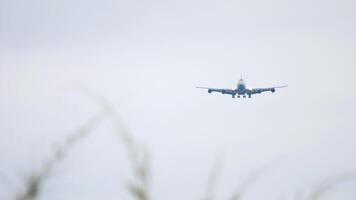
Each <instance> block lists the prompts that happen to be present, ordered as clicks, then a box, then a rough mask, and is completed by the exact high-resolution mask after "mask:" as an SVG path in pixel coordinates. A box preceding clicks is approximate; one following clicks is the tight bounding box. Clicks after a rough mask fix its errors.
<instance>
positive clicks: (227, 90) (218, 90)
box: [196, 87, 236, 95]
mask: <svg viewBox="0 0 356 200" xmlns="http://www.w3.org/2000/svg"><path fill="white" fill-rule="evenodd" d="M196 88H199V89H206V90H208V92H209V93H212V92H218V93H221V94H231V95H235V94H236V91H235V90H232V89H223V88H209V87H196Z"/></svg>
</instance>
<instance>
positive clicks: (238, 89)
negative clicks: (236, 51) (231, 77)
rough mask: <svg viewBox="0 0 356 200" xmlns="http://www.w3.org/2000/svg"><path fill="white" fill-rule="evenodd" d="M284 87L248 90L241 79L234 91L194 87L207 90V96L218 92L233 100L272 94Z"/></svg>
mask: <svg viewBox="0 0 356 200" xmlns="http://www.w3.org/2000/svg"><path fill="white" fill-rule="evenodd" d="M284 87H287V85H282V86H276V87H270V88H254V89H248V88H247V87H246V83H245V81H244V80H243V79H242V77H241V78H240V80H239V82H238V83H237V87H236V88H235V89H223V88H221V89H220V88H209V87H196V88H199V89H207V90H208V93H209V94H210V93H212V92H218V93H221V94H228V95H231V96H232V98H235V96H236V95H237V97H238V98H240V96H241V95H242V97H243V98H246V96H248V98H251V96H252V95H253V94H261V93H262V92H267V91H271V92H272V93H274V92H276V88H284Z"/></svg>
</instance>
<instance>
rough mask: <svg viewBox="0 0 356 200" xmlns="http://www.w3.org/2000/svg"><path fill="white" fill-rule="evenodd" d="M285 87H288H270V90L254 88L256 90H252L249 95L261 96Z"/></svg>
mask: <svg viewBox="0 0 356 200" xmlns="http://www.w3.org/2000/svg"><path fill="white" fill-rule="evenodd" d="M284 87H288V86H287V85H282V86H276V87H270V88H254V89H250V90H249V93H250V94H260V93H262V92H268V91H270V92H275V91H276V88H284Z"/></svg>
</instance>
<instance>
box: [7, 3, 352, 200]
mask: <svg viewBox="0 0 356 200" xmlns="http://www.w3.org/2000/svg"><path fill="white" fill-rule="evenodd" d="M355 8H356V4H355V2H354V1H351V0H349V1H347V0H341V1H337V2H336V1H329V0H327V1H316V0H313V1H279V0H274V1H261V0H252V1H228V0H226V1H200V0H193V1H186V0H183V1H120V0H116V1H115V0H102V1H94V0H90V1H88V0H86V1H84V0H78V1H70V0H63V1H41V0H31V1H28V0H27V1H25V0H11V1H10V0H0V97H1V98H0V110H1V112H0V174H1V176H2V177H3V178H2V179H3V180H2V181H1V180H0V184H1V186H0V188H1V189H0V199H3V198H6V199H7V198H10V197H11V196H12V195H13V194H15V193H16V191H17V189H18V188H21V183H22V181H21V177H22V176H23V175H24V174H26V173H29V172H30V171H31V170H33V169H36V168H38V166H40V164H41V162H43V160H45V159H46V158H47V157H48V156H49V152H50V151H51V149H53V144H56V142H58V141H61V140H63V138H64V137H65V136H66V135H67V134H69V133H71V132H72V131H73V130H75V129H76V128H78V127H80V125H81V124H83V123H85V121H86V120H87V119H88V118H90V117H91V116H92V115H93V114H94V113H95V112H96V111H97V110H98V108H97V107H96V105H95V104H93V103H92V102H91V101H90V100H88V99H87V98H86V97H84V96H82V95H80V94H78V93H76V92H73V91H69V90H68V89H67V88H68V86H69V85H73V84H81V85H85V86H86V87H88V88H92V89H93V90H95V91H97V92H98V93H100V94H101V95H102V96H105V97H106V98H107V99H109V100H110V101H111V102H112V103H113V104H114V105H115V107H116V108H117V109H118V110H119V112H120V114H121V115H122V117H123V119H124V121H125V123H126V124H127V125H128V126H129V127H130V129H131V130H132V132H133V133H134V134H135V136H136V137H137V138H139V139H140V140H141V141H144V142H145V143H146V144H147V145H148V147H149V149H150V151H151V153H152V159H153V161H152V162H153V163H152V165H153V166H152V184H151V189H152V196H153V197H154V199H170V200H181V199H198V198H199V197H201V195H202V194H203V192H204V188H205V184H206V182H207V179H208V174H209V170H210V169H211V167H212V166H213V163H214V159H215V158H216V156H217V155H220V154H222V155H223V164H222V176H221V179H220V180H219V186H218V191H217V195H218V197H220V199H222V198H224V197H228V196H229V194H231V193H232V191H233V189H234V188H235V187H236V186H237V185H238V184H239V183H241V180H242V179H244V178H246V177H247V176H248V174H249V173H251V172H252V171H254V170H256V169H259V168H260V167H261V166H263V165H265V164H266V163H270V162H273V161H274V160H278V162H276V164H275V166H274V167H273V169H272V170H270V171H268V172H267V173H266V174H264V176H263V177H262V178H261V180H260V181H259V182H257V183H256V184H255V185H254V186H253V187H251V188H250V189H249V191H248V193H247V194H246V199H262V198H263V199H277V198H279V197H281V195H282V197H286V198H287V199H288V198H291V197H292V196H293V193H294V191H295V190H297V189H298V188H299V187H302V188H303V189H304V188H305V189H306V190H307V189H308V188H309V187H310V186H311V185H312V184H313V183H316V182H318V181H320V180H323V179H324V178H326V177H329V176H333V175H337V174H340V173H343V172H348V171H352V170H356V161H355V159H354V158H355V156H356V153H355V152H356V151H355V150H356V147H355V145H356V135H355V124H354V123H355V119H356V104H355V102H356V88H355V84H356V81H355V79H354V74H355V72H356V70H355V64H356V14H355ZM241 73H242V74H243V76H244V78H245V79H246V82H247V84H248V86H249V87H265V86H266V87H269V86H274V85H280V84H288V85H289V87H288V88H286V89H281V90H277V92H276V93H275V94H273V95H272V94H269V93H267V94H263V95H256V96H253V98H252V99H246V100H243V99H235V100H233V99H231V97H229V96H223V95H218V94H214V95H208V94H207V93H206V91H200V90H197V89H195V86H197V85H200V86H210V87H232V86H234V85H235V84H236V82H237V81H238V79H239V78H240V74H241ZM120 144H121V143H120V142H119V141H118V138H117V137H116V135H115V134H114V133H113V130H112V129H111V127H110V124H109V123H107V122H105V123H103V124H101V125H100V126H99V127H98V128H97V129H95V131H94V132H93V134H92V135H91V136H90V137H89V138H87V139H86V140H85V141H83V142H82V143H81V144H80V145H78V146H77V147H75V148H74V149H73V151H72V152H71V154H70V156H69V157H68V158H67V159H66V160H65V161H64V162H62V163H61V164H60V165H58V166H56V168H55V171H54V172H53V174H52V176H51V178H50V179H49V180H48V181H46V184H45V188H44V192H43V193H41V197H40V199H58V200H59V199H66V200H68V199H78V198H79V199H99V198H102V199H104V198H105V199H109V200H110V199H117V198H121V199H126V198H127V199H128V198H129V197H128V195H127V193H126V191H125V189H124V187H123V186H124V184H125V181H126V180H129V176H128V175H127V174H128V173H129V171H128V164H127V159H126V156H125V153H124V149H123V147H122V146H121V145H120ZM9 182H11V184H10V183H9ZM354 188H355V183H353V184H352V183H345V184H343V185H342V186H340V187H337V188H336V190H334V191H333V193H332V194H330V196H328V198H329V199H355V197H356V192H355V191H356V190H355V189H354ZM325 199H327V198H325Z"/></svg>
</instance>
